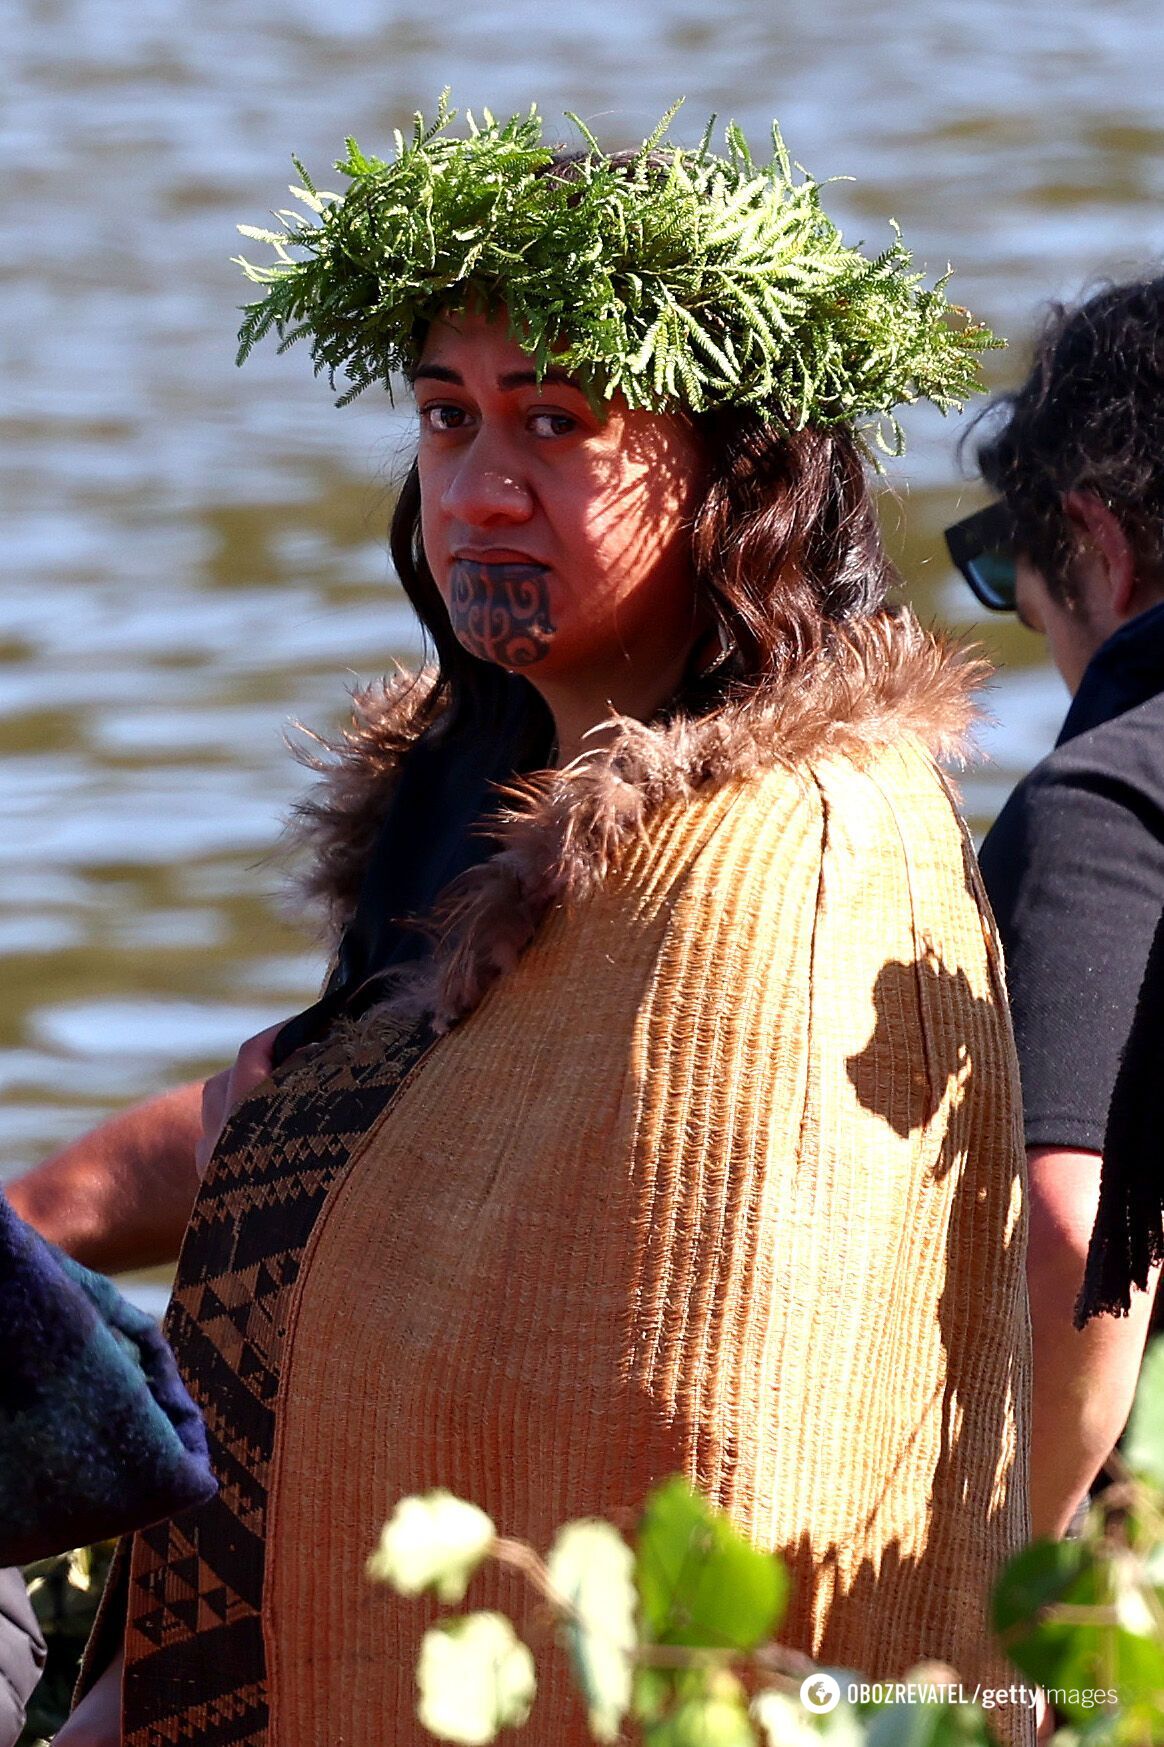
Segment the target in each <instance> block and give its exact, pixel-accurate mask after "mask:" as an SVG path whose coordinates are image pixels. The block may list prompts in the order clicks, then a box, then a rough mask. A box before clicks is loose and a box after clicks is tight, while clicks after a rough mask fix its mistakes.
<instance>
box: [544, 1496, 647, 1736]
mask: <svg viewBox="0 0 1164 1747" xmlns="http://www.w3.org/2000/svg"><path fill="white" fill-rule="evenodd" d="M634 1567H635V1560H634V1554H633V1553H632V1552H631V1550H630V1548H629V1547H628V1546H627V1544H626V1542H625V1541H624V1540H623V1538H622V1536H621V1535H620V1534H619V1533H618V1530H617V1529H615V1528H612V1527H611V1525H610V1524H609V1523H604V1522H596V1521H594V1522H576V1523H567V1524H566V1526H565V1528H563V1529H562V1530H561V1531H560V1532H559V1534H558V1537H557V1539H556V1540H555V1542H554V1545H553V1548H552V1549H551V1552H550V1556H549V1559H548V1561H547V1568H548V1570H549V1574H550V1581H551V1583H552V1584H553V1586H554V1588H555V1589H556V1590H557V1592H558V1594H559V1595H560V1596H562V1597H563V1599H564V1600H566V1601H567V1602H569V1604H570V1606H571V1607H572V1608H573V1610H574V1618H573V1619H572V1620H570V1621H569V1622H568V1623H567V1626H566V1639H567V1643H568V1644H569V1648H570V1658H571V1660H572V1662H573V1664H574V1672H575V1674H576V1676H577V1679H578V1684H579V1686H580V1687H581V1689H582V1696H583V1698H584V1699H585V1700H586V1709H587V1711H588V1713H589V1718H590V1732H591V1734H592V1735H593V1736H594V1738H595V1739H596V1740H598V1741H614V1740H616V1739H617V1737H618V1730H619V1724H620V1723H621V1722H622V1719H623V1717H624V1716H625V1715H626V1712H627V1709H628V1707H629V1705H630V1698H631V1652H632V1651H633V1650H634V1647H635V1643H636V1637H637V1634H636V1632H635V1602H636V1595H635V1586H634Z"/></svg>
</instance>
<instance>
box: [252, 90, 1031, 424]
mask: <svg viewBox="0 0 1164 1747" xmlns="http://www.w3.org/2000/svg"><path fill="white" fill-rule="evenodd" d="M675 108H676V109H677V108H678V105H676V106H675ZM674 114H675V110H674V109H673V110H671V111H670V112H669V113H668V114H667V115H666V116H665V117H664V118H663V120H662V121H661V122H660V124H659V126H658V127H657V128H656V129H655V131H654V132H653V133H652V134H651V136H650V138H649V139H647V140H646V141H645V142H644V144H643V145H642V146H641V147H640V148H639V149H638V150H637V151H636V152H634V153H632V154H622V155H620V157H618V158H617V159H612V158H611V157H610V156H608V155H607V154H606V153H605V152H604V151H603V150H602V148H601V147H600V146H599V144H598V142H597V140H595V138H594V137H593V135H592V134H591V133H590V132H589V130H588V129H587V128H586V127H585V126H584V125H583V124H582V123H581V122H580V121H578V119H577V117H574V116H571V117H570V118H569V119H570V120H571V121H572V122H573V123H574V125H575V126H576V127H577V128H578V129H579V132H580V134H581V136H582V142H583V144H582V147H581V149H580V150H579V151H578V153H577V155H576V156H575V157H574V158H573V160H572V161H571V163H570V164H569V166H568V168H567V169H565V170H563V171H559V173H555V171H554V148H553V147H551V146H548V145H546V144H544V143H543V140H542V118H541V116H540V115H539V114H538V112H537V109H536V108H532V107H531V109H530V112H529V114H528V115H519V116H512V117H511V118H510V119H509V120H508V121H506V122H497V121H495V120H494V118H493V117H492V116H491V115H490V114H489V113H488V112H485V114H484V117H483V120H482V121H481V122H480V123H478V122H476V121H474V119H473V117H472V116H468V117H467V130H468V137H467V138H463V139H458V138H455V137H452V136H451V134H450V128H451V126H452V123H453V122H454V120H455V111H451V110H450V109H449V108H448V103H447V95H446V97H442V99H441V103H440V107H439V109H438V112H437V116H436V119H435V121H434V122H433V123H432V124H431V125H426V124H425V122H424V119H423V117H421V116H420V115H418V116H417V117H416V125H415V129H414V132H413V134H412V137H411V139H406V138H404V137H403V136H402V135H401V134H399V133H397V135H396V155H395V157H394V158H393V159H391V160H390V161H387V162H384V161H382V160H381V159H379V158H369V157H365V156H364V154H363V153H362V152H361V151H360V149H359V147H358V146H357V145H356V142H355V141H354V140H351V139H349V140H348V142H347V156H346V157H345V158H344V159H342V160H341V161H340V162H339V163H338V164H337V165H336V168H337V169H338V170H339V171H340V172H341V174H342V175H343V176H344V177H346V178H347V186H346V188H345V189H344V190H343V191H342V192H341V193H325V192H323V191H321V190H317V189H316V187H315V185H314V183H313V182H312V181H311V179H310V177H309V176H308V175H307V173H306V171H305V170H304V169H303V166H302V165H301V164H300V163H299V162H298V160H297V159H296V160H295V164H296V168H297V169H298V171H299V173H300V175H301V177H302V182H303V186H302V187H298V188H293V189H292V190H291V192H292V194H293V196H294V197H295V198H296V199H297V200H298V201H299V202H300V203H301V206H302V207H303V208H304V209H305V210H303V211H290V212H280V213H278V214H277V215H276V216H277V218H278V219H279V220H280V222H281V225H282V228H281V229H279V230H270V229H268V230H260V229H257V228H255V227H253V226H250V225H240V226H239V229H240V230H241V231H242V233H243V235H244V236H247V237H251V238H254V239H256V240H257V241H259V242H264V243H269V244H270V246H271V247H272V249H273V250H274V252H275V259H274V261H273V262H272V263H270V264H269V265H266V266H255V265H253V264H252V263H251V262H249V261H246V260H243V259H241V258H240V259H239V265H240V266H241V267H242V268H243V270H244V272H245V273H246V275H247V277H248V278H249V279H250V280H252V281H253V282H254V283H256V284H258V285H261V286H262V287H263V294H262V296H261V297H260V298H258V299H257V300H256V301H255V302H253V303H250V304H248V305H247V306H246V309H245V319H244V321H243V324H242V328H241V330H240V332H239V362H240V363H241V362H242V361H243V359H245V358H246V356H247V354H248V353H249V352H250V350H251V348H252V346H254V345H255V343H256V342H257V341H258V340H260V339H261V338H262V337H263V336H264V335H265V334H267V333H268V332H269V331H271V330H272V329H273V330H274V331H275V333H276V334H277V335H278V337H279V339H280V340H281V341H282V345H283V347H284V348H285V347H287V346H290V345H291V344H293V343H294V342H295V341H296V340H299V339H301V338H308V339H309V340H310V342H311V352H312V357H313V359H314V363H315V369H316V373H317V374H319V373H321V372H326V374H327V376H328V377H329V379H330V381H331V383H332V385H333V387H334V386H335V384H336V378H337V376H338V375H340V374H342V375H343V376H345V377H346V379H347V382H348V384H349V386H348V388H347V391H346V392H345V393H344V394H343V395H342V396H341V400H340V404H341V405H342V404H343V403H344V402H345V401H348V400H351V399H353V398H354V396H355V395H357V394H359V393H360V392H361V391H362V390H363V389H365V388H367V387H368V386H369V385H370V384H372V383H380V384H385V383H387V384H388V385H389V390H391V378H392V375H393V374H394V373H395V372H401V373H403V374H404V375H406V376H407V375H408V373H409V372H410V371H411V370H412V369H413V368H414V367H415V365H416V363H417V362H418V359H419V354H420V349H421V346H422V345H423V342H424V335H425V331H426V329H427V327H428V325H429V323H430V322H431V321H432V320H433V318H434V317H435V316H437V315H439V314H440V313H442V312H444V311H447V310H449V309H450V308H456V307H459V306H463V305H464V304H465V303H466V302H469V301H473V302H474V304H475V306H476V307H479V308H481V309H483V310H484V311H485V312H486V313H492V312H495V311H497V310H500V309H501V308H503V307H504V309H506V310H507V311H508V316H509V322H510V326H511V331H512V332H513V334H514V335H515V337H517V338H518V339H519V341H520V343H521V345H522V347H523V348H524V349H525V350H526V351H527V352H528V353H529V354H530V356H531V357H532V359H533V360H534V364H535V368H536V369H537V370H539V371H542V370H544V369H545V368H546V367H547V366H548V365H549V364H550V363H551V361H552V362H553V364H554V365H555V367H557V368H559V369H566V370H569V371H571V372H573V373H574V374H576V375H577V376H578V378H579V380H580V381H581V383H582V384H583V385H584V386H585V387H586V389H587V391H588V392H589V393H591V394H592V395H593V396H594V397H595V398H596V399H597V398H601V397H603V396H606V397H609V396H611V395H613V394H614V393H615V392H616V391H621V392H622V394H623V395H625V397H626V399H627V400H628V401H629V403H630V404H631V405H632V406H639V407H648V408H655V409H658V408H663V407H667V406H674V405H676V404H681V405H683V406H686V407H689V408H690V409H692V410H693V411H697V412H698V411H702V410H704V409H706V408H710V407H716V406H722V405H725V404H732V405H736V406H755V407H767V408H769V409H771V410H772V411H773V412H774V413H775V414H776V415H777V416H780V417H782V418H783V419H784V420H785V422H786V423H787V424H788V425H789V426H790V427H792V428H798V427H800V426H802V425H805V424H815V425H831V424H837V423H840V422H842V421H853V422H860V421H869V420H871V421H875V422H877V423H878V424H879V425H880V423H881V422H882V421H888V423H889V425H890V428H891V430H892V431H893V432H894V434H895V435H896V438H897V446H898V447H900V430H899V428H898V426H897V423H896V420H894V419H893V417H892V413H893V408H894V407H896V406H899V405H900V404H902V403H903V402H909V401H914V400H917V399H919V398H923V397H924V398H925V399H928V400H930V401H933V402H934V403H935V404H936V405H937V406H939V407H941V408H942V410H943V411H945V410H946V409H947V408H948V407H950V406H955V405H960V404H961V402H962V401H963V399H964V398H965V397H966V396H967V395H969V394H971V393H973V392H974V391H975V390H976V389H977V388H978V387H979V377H978V358H979V354H980V353H981V352H982V351H983V350H984V349H985V348H987V347H989V346H992V345H995V344H998V342H997V341H995V340H994V338H993V336H992V335H991V334H990V333H989V331H988V330H987V329H986V328H984V327H982V326H980V325H979V324H977V323H975V322H974V321H972V320H971V319H970V317H969V316H968V314H967V312H966V311H964V310H960V309H957V308H955V307H954V306H952V305H950V304H949V302H948V301H947V298H946V293H945V287H946V282H947V279H948V277H949V275H948V274H947V275H946V278H943V279H941V280H939V281H938V282H937V284H936V285H933V286H932V287H930V288H928V289H927V288H926V287H925V286H924V284H923V275H922V274H920V273H916V272H914V271H913V269H912V261H911V256H910V254H909V251H908V250H907V249H906V247H905V244H904V243H903V241H902V239H901V236H900V233H898V232H897V231H896V226H895V227H894V231H895V235H894V240H893V242H892V243H891V244H890V246H889V247H888V248H887V249H886V250H885V251H884V253H883V254H881V255H878V256H877V257H876V258H875V259H872V260H870V259H867V258H866V257H865V256H864V255H862V254H861V253H860V252H859V251H858V250H857V249H855V248H850V247H847V246H846V245H845V243H844V242H843V240H842V237H841V233H840V231H839V230H838V229H837V227H836V225H835V224H834V223H833V222H832V220H831V219H830V218H829V217H828V215H827V214H826V213H825V211H824V210H823V207H822V205H821V198H820V188H819V186H818V184H817V183H816V182H814V181H813V180H812V178H811V177H810V176H808V175H807V174H805V173H803V172H800V174H799V175H797V174H795V173H794V171H793V168H792V165H791V163H790V161H789V158H788V154H787V152H786V151H785V149H784V145H783V142H782V140H781V138H780V133H779V130H778V128H776V127H775V126H773V129H772V155H771V158H770V160H769V161H768V162H767V163H757V162H756V161H755V160H754V159H753V157H752V154H751V152H750V150H749V148H748V145H747V142H746V140H745V139H744V136H743V134H742V133H741V131H740V129H739V128H738V127H736V126H735V125H734V124H732V125H731V126H729V127H728V128H727V130H726V147H727V155H726V156H722V157H721V156H718V155H716V154H715V153H713V152H712V151H711V150H710V149H709V141H710V137H711V128H712V125H713V124H711V123H709V125H708V128H707V131H706V132H705V134H704V137H703V142H702V144H701V145H700V147H699V149H698V150H696V151H683V150H680V149H678V148H670V147H665V146H664V144H663V141H664V137H665V135H666V132H667V129H668V128H669V126H670V123H671V120H672V118H673V116H674Z"/></svg>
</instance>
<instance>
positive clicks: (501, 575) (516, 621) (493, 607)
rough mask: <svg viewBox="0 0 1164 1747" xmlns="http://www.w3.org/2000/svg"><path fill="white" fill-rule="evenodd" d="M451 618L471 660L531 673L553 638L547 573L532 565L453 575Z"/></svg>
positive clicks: (462, 565)
mask: <svg viewBox="0 0 1164 1747" xmlns="http://www.w3.org/2000/svg"><path fill="white" fill-rule="evenodd" d="M449 583H450V588H449V618H450V620H451V621H452V626H453V630H454V631H455V632H456V635H457V638H458V640H459V642H460V643H461V644H462V645H463V646H464V648H466V649H467V650H468V651H469V653H470V655H478V656H480V658H481V659H482V660H483V661H492V662H493V663H494V664H495V665H496V666H498V667H510V668H513V667H532V666H533V664H534V663H535V662H537V661H540V660H541V659H542V657H543V656H544V655H545V654H546V653H547V651H548V650H549V647H550V644H551V643H552V642H553V638H554V629H555V627H554V622H553V620H552V619H551V617H550V591H549V585H548V582H547V578H546V573H545V571H543V570H541V569H538V568H537V567H535V566H533V565H529V564H474V563H472V562H470V561H469V560H467V559H459V560H458V561H457V562H456V563H455V564H454V565H453V566H452V569H451V571H450V573H449Z"/></svg>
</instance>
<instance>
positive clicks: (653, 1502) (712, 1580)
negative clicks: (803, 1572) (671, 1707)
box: [637, 1479, 788, 1650]
mask: <svg viewBox="0 0 1164 1747" xmlns="http://www.w3.org/2000/svg"><path fill="white" fill-rule="evenodd" d="M637 1576H638V1584H639V1596H640V1598H641V1600H642V1606H643V1620H644V1624H645V1626H646V1629H647V1631H648V1632H649V1634H650V1636H651V1638H652V1639H653V1640H654V1641H655V1642H656V1643H660V1644H686V1645H703V1646H708V1647H712V1648H724V1649H731V1650H752V1649H754V1648H755V1647H756V1645H757V1644H762V1643H763V1642H764V1641H765V1640H766V1639H768V1638H770V1637H771V1636H772V1635H773V1633H774V1632H775V1630H776V1627H777V1626H778V1625H779V1623H780V1619H781V1617H782V1615H783V1612H784V1603H785V1599H786V1596H787V1593H788V1579H787V1576H786V1575H785V1572H784V1568H783V1566H782V1565H781V1564H780V1562H779V1560H778V1559H776V1558H775V1557H774V1556H773V1555H772V1554H771V1553H763V1552H761V1551H760V1550H759V1549H758V1548H756V1547H753V1546H752V1545H751V1543H750V1542H748V1541H746V1540H745V1539H744V1537H743V1536H742V1535H741V1534H740V1533H739V1531H738V1530H737V1529H735V1528H734V1527H733V1526H732V1524H731V1522H729V1520H728V1518H727V1517H726V1516H725V1515H724V1514H723V1513H722V1511H717V1510H715V1509H713V1507H712V1506H711V1505H710V1504H708V1503H707V1501H706V1499H703V1498H701V1497H700V1496H699V1494H698V1493H696V1492H693V1491H692V1489H691V1487H690V1486H688V1484H687V1482H686V1481H685V1480H681V1479H675V1480H668V1481H665V1482H664V1483H663V1485H662V1486H659V1487H657V1488H656V1490H655V1491H654V1492H653V1493H652V1494H651V1496H650V1497H649V1499H648V1500H647V1506H646V1510H645V1512H644V1514H643V1519H642V1522H641V1524H640V1527H639V1537H638V1564H637Z"/></svg>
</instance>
